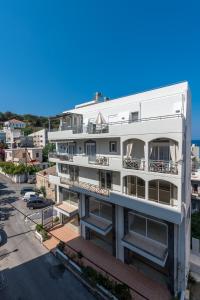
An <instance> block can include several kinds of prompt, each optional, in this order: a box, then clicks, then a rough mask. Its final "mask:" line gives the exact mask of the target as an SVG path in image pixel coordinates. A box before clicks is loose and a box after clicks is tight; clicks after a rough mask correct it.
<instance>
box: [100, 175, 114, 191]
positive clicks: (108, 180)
mask: <svg viewBox="0 0 200 300" xmlns="http://www.w3.org/2000/svg"><path fill="white" fill-rule="evenodd" d="M99 177H100V178H99V181H100V182H99V183H100V188H102V189H111V188H112V172H109V171H100V176H99Z"/></svg>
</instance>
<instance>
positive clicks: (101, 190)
mask: <svg viewBox="0 0 200 300" xmlns="http://www.w3.org/2000/svg"><path fill="white" fill-rule="evenodd" d="M60 183H61V184H66V185H73V186H77V187H80V188H82V189H84V190H87V191H90V192H93V193H96V194H99V195H102V196H109V194H110V191H109V190H108V189H104V188H100V187H99V186H98V185H95V184H91V183H87V182H82V181H74V180H70V179H68V178H65V177H60Z"/></svg>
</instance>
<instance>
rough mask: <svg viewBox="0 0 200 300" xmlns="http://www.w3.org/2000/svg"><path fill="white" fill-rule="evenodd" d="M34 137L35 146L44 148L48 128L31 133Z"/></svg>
mask: <svg viewBox="0 0 200 300" xmlns="http://www.w3.org/2000/svg"><path fill="white" fill-rule="evenodd" d="M29 136H30V137H32V138H33V144H34V146H35V147H42V148H44V147H45V146H46V144H47V129H42V130H39V131H36V132H33V133H31V134H29Z"/></svg>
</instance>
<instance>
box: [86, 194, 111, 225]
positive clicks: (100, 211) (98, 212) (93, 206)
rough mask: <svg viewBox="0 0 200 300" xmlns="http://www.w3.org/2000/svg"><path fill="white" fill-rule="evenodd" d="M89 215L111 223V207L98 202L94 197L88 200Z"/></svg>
mask: <svg viewBox="0 0 200 300" xmlns="http://www.w3.org/2000/svg"><path fill="white" fill-rule="evenodd" d="M89 213H90V214H93V215H95V216H98V217H100V218H103V219H106V220H109V221H112V205H111V204H108V203H105V202H102V201H98V200H96V199H95V198H94V197H90V198H89Z"/></svg>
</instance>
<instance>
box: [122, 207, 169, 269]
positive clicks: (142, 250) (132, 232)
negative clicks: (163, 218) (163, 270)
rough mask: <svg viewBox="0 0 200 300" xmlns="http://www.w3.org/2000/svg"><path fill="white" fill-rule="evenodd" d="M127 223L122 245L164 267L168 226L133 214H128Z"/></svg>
mask: <svg viewBox="0 0 200 300" xmlns="http://www.w3.org/2000/svg"><path fill="white" fill-rule="evenodd" d="M127 221H128V227H129V228H128V232H127V233H126V234H125V236H124V238H123V239H122V244H123V245H124V246H125V247H127V248H128V249H130V250H132V251H133V252H136V253H138V254H140V255H142V256H144V257H146V258H147V259H149V260H151V261H153V262H155V263H157V264H159V265H161V266H162V267H163V266H164V265H165V263H166V259H167V255H168V226H167V225H166V224H165V223H163V222H160V221H157V220H154V219H151V218H147V217H144V216H143V215H140V214H136V213H133V212H129V213H128V220H127Z"/></svg>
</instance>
